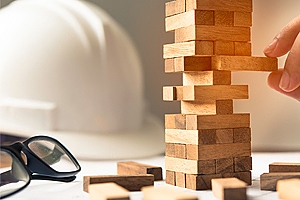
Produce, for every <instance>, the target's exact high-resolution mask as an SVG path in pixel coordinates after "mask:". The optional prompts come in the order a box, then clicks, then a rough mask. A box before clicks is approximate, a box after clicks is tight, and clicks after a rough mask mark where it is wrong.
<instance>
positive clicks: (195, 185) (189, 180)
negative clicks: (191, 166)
mask: <svg viewBox="0 0 300 200" xmlns="http://www.w3.org/2000/svg"><path fill="white" fill-rule="evenodd" d="M214 178H222V175H221V174H207V175H200V174H187V175H186V188H188V189H192V190H209V189H211V180H212V179H214Z"/></svg>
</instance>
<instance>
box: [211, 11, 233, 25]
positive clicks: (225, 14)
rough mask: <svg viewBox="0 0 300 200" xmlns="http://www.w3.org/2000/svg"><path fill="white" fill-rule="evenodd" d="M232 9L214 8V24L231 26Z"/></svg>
mask: <svg viewBox="0 0 300 200" xmlns="http://www.w3.org/2000/svg"><path fill="white" fill-rule="evenodd" d="M233 18H234V12H233V11H223V10H216V11H215V25H216V26H233V21H234V20H233Z"/></svg>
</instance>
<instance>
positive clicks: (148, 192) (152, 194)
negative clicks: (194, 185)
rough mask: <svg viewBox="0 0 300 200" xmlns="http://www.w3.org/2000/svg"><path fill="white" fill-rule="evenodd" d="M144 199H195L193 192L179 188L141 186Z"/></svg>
mask: <svg viewBox="0 0 300 200" xmlns="http://www.w3.org/2000/svg"><path fill="white" fill-rule="evenodd" d="M142 192H143V195H144V198H143V199H144V200H158V199H164V200H183V199H184V200H197V199H198V197H197V196H196V195H194V194H191V193H188V192H185V191H182V190H179V189H177V188H175V187H170V186H158V187H144V188H142Z"/></svg>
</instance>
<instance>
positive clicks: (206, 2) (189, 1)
mask: <svg viewBox="0 0 300 200" xmlns="http://www.w3.org/2000/svg"><path fill="white" fill-rule="evenodd" d="M186 10H187V11H188V10H224V11H240V12H252V0H234V1H228V0H218V1H211V0H186Z"/></svg>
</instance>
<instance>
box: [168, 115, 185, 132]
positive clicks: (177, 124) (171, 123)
mask: <svg viewBox="0 0 300 200" xmlns="http://www.w3.org/2000/svg"><path fill="white" fill-rule="evenodd" d="M165 127H166V129H186V116H185V115H182V114H166V115H165Z"/></svg>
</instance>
